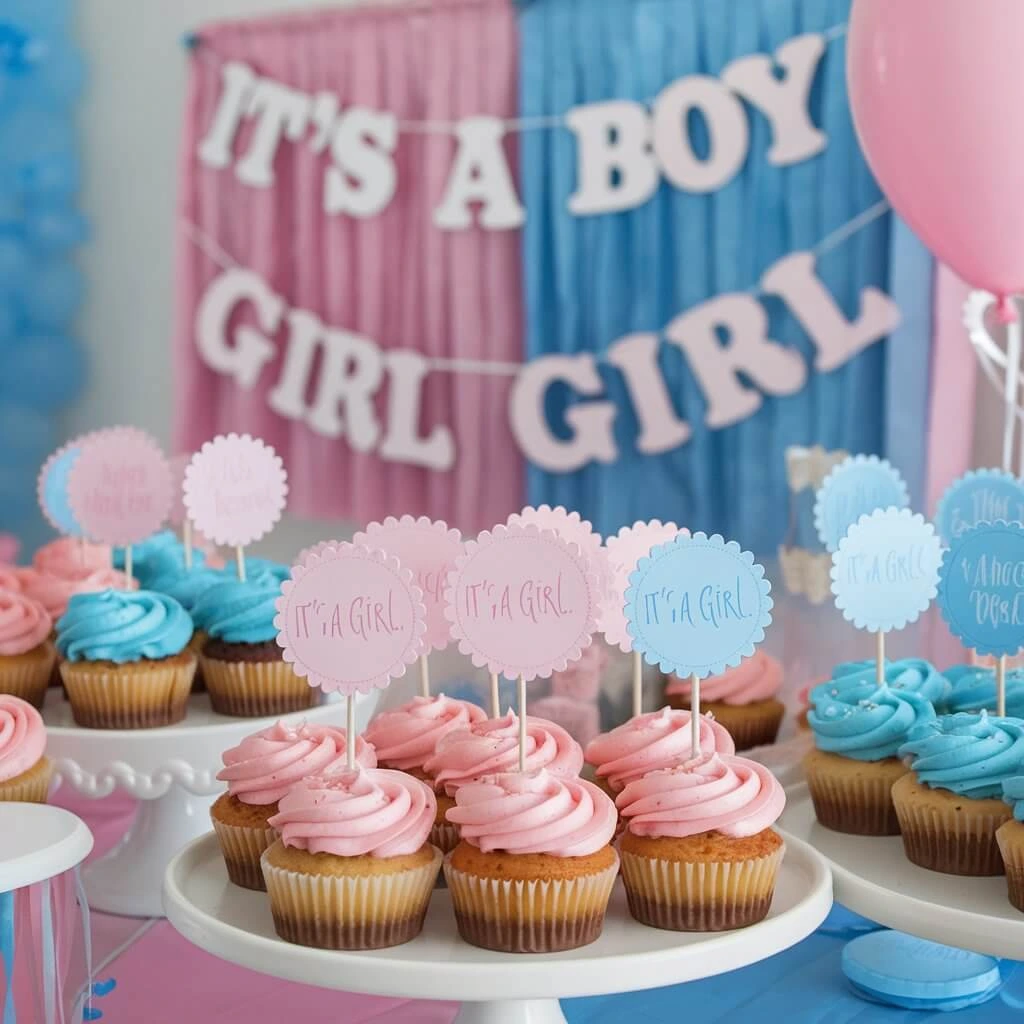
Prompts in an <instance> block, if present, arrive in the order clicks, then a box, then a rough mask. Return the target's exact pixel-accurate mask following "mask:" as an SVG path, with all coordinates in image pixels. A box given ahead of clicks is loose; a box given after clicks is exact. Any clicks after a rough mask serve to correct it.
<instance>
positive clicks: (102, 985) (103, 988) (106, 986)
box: [92, 978, 117, 998]
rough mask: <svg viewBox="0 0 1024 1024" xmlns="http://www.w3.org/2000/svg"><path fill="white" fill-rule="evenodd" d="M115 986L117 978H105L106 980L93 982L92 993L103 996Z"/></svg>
mask: <svg viewBox="0 0 1024 1024" xmlns="http://www.w3.org/2000/svg"><path fill="white" fill-rule="evenodd" d="M115 988H117V979H116V978H107V980H106V981H96V982H93V986H92V994H93V995H94V996H100V997H101V998H102V997H103V996H109V995H110V993H111V992H113V991H114V989H115Z"/></svg>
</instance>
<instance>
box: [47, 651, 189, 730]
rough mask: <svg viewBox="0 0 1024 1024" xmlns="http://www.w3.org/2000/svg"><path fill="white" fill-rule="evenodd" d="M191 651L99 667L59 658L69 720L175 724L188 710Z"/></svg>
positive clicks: (90, 724)
mask: <svg viewBox="0 0 1024 1024" xmlns="http://www.w3.org/2000/svg"><path fill="white" fill-rule="evenodd" d="M195 669H196V660H195V658H194V657H193V656H192V655H187V656H186V657H182V656H181V655H176V656H175V657H173V658H167V659H165V660H163V661H138V662H132V663H130V664H126V665H109V667H107V666H105V665H104V664H103V663H100V662H77V661H65V662H64V663H63V664H62V665H61V669H60V671H61V676H62V678H63V679H64V685H65V686H66V687H67V691H68V699H69V700H70V701H71V714H72V716H73V717H74V719H75V724H76V725H80V726H83V727H84V728H86V729H153V728H157V727H159V726H164V725H173V724H174V723H175V722H180V721H181V720H182V719H183V718H184V717H185V713H186V711H187V710H188V697H189V693H190V692H191V690H192V675H193V673H194V672H195Z"/></svg>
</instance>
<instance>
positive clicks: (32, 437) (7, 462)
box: [0, 396, 57, 474]
mask: <svg viewBox="0 0 1024 1024" xmlns="http://www.w3.org/2000/svg"><path fill="white" fill-rule="evenodd" d="M0 438H3V445H0V465H3V466H5V467H17V466H20V467H23V468H27V469H28V470H30V471H31V472H32V473H33V474H34V473H36V472H37V471H38V469H39V467H40V466H41V465H42V463H43V459H45V458H46V455H47V453H48V452H51V451H53V450H54V448H56V447H57V442H56V437H55V424H54V423H53V418H52V417H51V416H47V415H45V414H44V413H42V412H40V411H39V410H37V409H33V408H32V407H31V406H29V405H25V404H23V403H22V402H20V401H13V400H12V399H10V398H8V397H6V396H4V399H3V401H0Z"/></svg>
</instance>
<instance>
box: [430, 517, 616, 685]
mask: <svg viewBox="0 0 1024 1024" xmlns="http://www.w3.org/2000/svg"><path fill="white" fill-rule="evenodd" d="M598 604H599V596H598V581H597V577H596V576H595V575H594V574H593V573H591V572H590V568H589V565H588V563H587V560H586V558H585V557H584V556H583V553H582V552H581V551H580V548H579V545H578V544H573V543H570V542H569V541H567V540H565V539H564V538H562V537H560V536H559V535H558V534H556V533H554V532H552V531H550V530H541V529H539V528H538V527H536V526H523V525H514V526H496V527H495V528H494V529H493V530H492V531H490V532H487V531H485V532H484V533H481V534H480V536H479V537H478V538H477V539H476V540H475V541H468V542H467V543H466V552H465V554H463V555H462V556H460V557H459V559H458V561H457V562H456V567H455V570H454V571H453V572H451V573H449V575H448V585H447V587H446V588H445V614H446V615H447V617H448V619H449V621H450V622H451V623H452V636H453V637H455V639H456V640H457V641H458V643H459V650H460V651H462V653H463V654H467V655H469V656H470V657H471V658H472V659H473V664H474V665H477V666H480V667H483V666H486V667H487V668H488V669H489V670H490V671H491V672H496V673H500V674H504V675H507V676H513V677H514V676H522V677H523V678H524V679H526V680H531V679H536V678H538V677H540V678H546V677H547V676H550V675H551V673H552V672H558V671H561V670H562V669H564V668H565V667H566V665H567V664H569V662H572V661H578V660H579V658H580V656H581V655H582V653H583V650H584V648H586V647H588V646H589V645H590V642H591V640H592V639H593V634H594V630H595V628H596V618H597V609H598Z"/></svg>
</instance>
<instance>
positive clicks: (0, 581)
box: [0, 565, 25, 594]
mask: <svg viewBox="0 0 1024 1024" xmlns="http://www.w3.org/2000/svg"><path fill="white" fill-rule="evenodd" d="M23 572H25V570H24V569H16V568H14V567H13V566H10V565H0V590H10V591H11V592H12V593H15V594H20V593H21V592H22V590H23V589H24V588H23V587H22V585H21V580H22V576H21V574H22V573H23Z"/></svg>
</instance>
